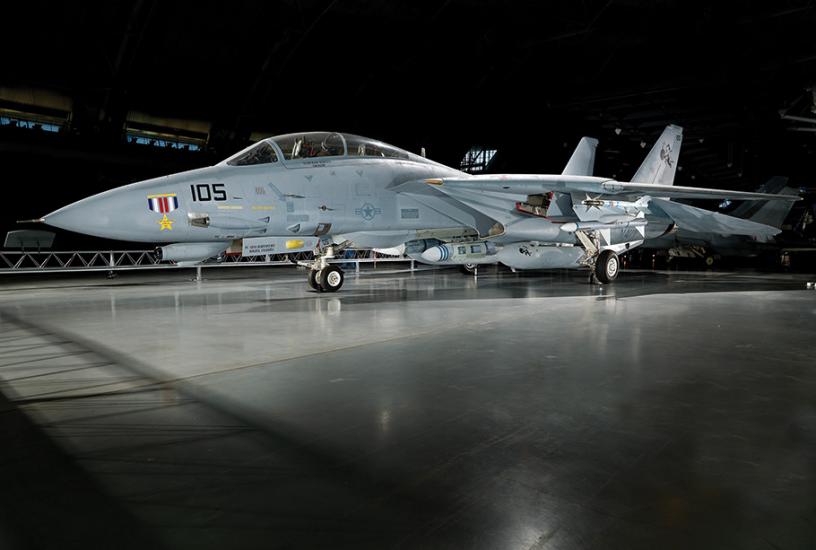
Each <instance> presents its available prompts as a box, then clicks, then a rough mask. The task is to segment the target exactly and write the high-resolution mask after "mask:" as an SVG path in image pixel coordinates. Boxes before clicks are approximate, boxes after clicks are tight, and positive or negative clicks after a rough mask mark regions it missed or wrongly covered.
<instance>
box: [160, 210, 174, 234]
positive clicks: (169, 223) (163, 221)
mask: <svg viewBox="0 0 816 550" xmlns="http://www.w3.org/2000/svg"><path fill="white" fill-rule="evenodd" d="M159 225H160V226H161V229H160V230H159V231H164V230H165V229H167V230H168V231H172V230H173V222H172V221H170V220H168V219H167V214H165V215H164V216H163V217H162V219H161V221H160V222H159Z"/></svg>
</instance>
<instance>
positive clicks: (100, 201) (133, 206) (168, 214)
mask: <svg viewBox="0 0 816 550" xmlns="http://www.w3.org/2000/svg"><path fill="white" fill-rule="evenodd" d="M148 196H149V192H148V191H146V190H145V189H142V188H140V187H138V186H137V187H132V186H127V187H122V188H119V189H112V190H110V191H105V192H104V193H100V194H98V195H94V196H92V197H88V198H86V199H82V200H81V201H77V202H75V203H73V204H69V205H68V206H65V207H63V208H60V209H59V210H56V211H54V212H52V213H50V214H48V215H46V216H45V217H44V222H45V223H46V224H48V225H51V226H54V227H59V228H60V229H66V230H68V231H74V232H76V233H82V234H85V235H93V236H94V237H102V238H105V239H117V240H122V241H138V242H161V241H165V240H168V239H172V238H176V239H177V238H179V237H180V235H179V233H180V232H181V231H180V229H181V228H180V227H179V226H177V225H175V224H176V222H177V221H179V220H180V219H181V218H180V213H179V212H178V210H177V209H176V208H175V206H177V204H178V203H177V202H176V201H175V200H172V199H170V198H167V199H165V200H166V201H167V202H164V203H162V205H161V206H162V212H161V213H160V214H158V215H156V214H154V215H153V216H151V215H150V214H152V212H151V211H150V210H149V205H150V204H151V203H149V202H148V200H149V199H148ZM172 196H175V195H172ZM154 202H155V201H154ZM171 203H172V205H174V206H171ZM156 209H157V210H158V209H159V208H158V207H156ZM174 210H175V211H174ZM154 218H155V219H154ZM179 225H180V224H179Z"/></svg>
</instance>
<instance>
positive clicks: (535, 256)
mask: <svg viewBox="0 0 816 550" xmlns="http://www.w3.org/2000/svg"><path fill="white" fill-rule="evenodd" d="M584 254H585V253H584V250H583V249H582V248H581V247H579V246H541V245H539V244H537V243H533V242H517V243H512V244H508V245H505V246H504V247H502V249H501V250H499V253H498V254H497V255H496V258H497V259H498V260H499V261H500V262H501V263H503V264H504V265H506V266H508V267H512V268H514V269H563V268H570V267H571V268H575V267H579V266H580V265H581V264H579V263H578V262H579V260H580V259H581V258H582V257H583V256H584Z"/></svg>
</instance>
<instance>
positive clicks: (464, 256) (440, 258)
mask: <svg viewBox="0 0 816 550" xmlns="http://www.w3.org/2000/svg"><path fill="white" fill-rule="evenodd" d="M496 252H497V249H496V245H495V244H493V243H492V242H485V241H475V242H462V243H453V244H440V245H438V246H432V247H430V248H428V249H427V250H425V251H424V252H422V254H421V255H420V257H421V258H422V260H424V261H426V262H431V263H436V262H450V263H452V264H478V263H494V260H488V259H487V257H488V256H493V255H494V254H496Z"/></svg>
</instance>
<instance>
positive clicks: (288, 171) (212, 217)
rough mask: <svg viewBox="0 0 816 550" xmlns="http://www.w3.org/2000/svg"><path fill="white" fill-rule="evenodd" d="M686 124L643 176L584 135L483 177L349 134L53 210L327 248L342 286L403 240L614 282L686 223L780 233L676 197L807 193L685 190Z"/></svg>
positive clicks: (103, 229) (197, 247)
mask: <svg viewBox="0 0 816 550" xmlns="http://www.w3.org/2000/svg"><path fill="white" fill-rule="evenodd" d="M681 141H682V129H681V128H679V127H677V126H668V127H667V128H666V130H665V131H664V132H663V134H662V135H661V136H660V139H659V140H658V142H657V143H656V144H655V146H654V148H652V150H651V152H650V153H649V155H648V156H647V158H646V160H645V161H644V163H643V165H642V166H641V167H640V169H639V170H638V172H637V173H636V174H635V176H634V178H633V179H632V182H619V181H615V180H614V179H610V178H603V177H593V176H590V175H588V174H591V173H592V165H593V161H594V156H595V146H596V145H597V141H595V140H593V139H590V138H584V139H582V140H581V142H580V143H579V145H578V148H577V149H576V151H575V153H574V154H573V156H572V158H571V159H570V162H569V163H568V165H567V167H566V169H565V170H564V172H563V173H562V174H558V175H480V176H474V175H469V174H466V173H464V172H460V171H459V170H455V169H453V168H449V167H447V166H444V165H442V164H439V163H437V162H433V161H431V160H429V159H427V158H425V157H424V156H420V155H415V154H412V153H409V152H407V151H403V150H401V149H398V148H396V147H393V146H391V145H387V144H385V143H382V142H380V141H376V140H372V139H368V138H364V137H360V136H355V135H351V134H341V133H336V132H306V133H297V134H288V135H282V136H277V137H273V138H269V139H265V140H263V141H260V142H258V143H255V144H254V145H252V146H250V147H248V148H246V149H244V150H243V151H240V152H238V153H237V154H235V155H233V156H231V157H229V158H228V159H226V160H224V161H223V162H220V163H218V164H217V165H215V166H211V167H207V168H201V169H198V170H192V171H189V172H183V173H179V174H174V175H170V176H164V177H160V178H156V179H151V180H146V181H142V182H138V183H133V184H130V185H126V186H124V187H120V188H117V189H112V190H110V191H106V192H104V193H100V194H98V195H94V196H92V197H88V198H86V199H83V200H81V201H79V202H76V203H74V204H71V205H69V206H66V207H64V208H61V209H60V210H57V211H55V212H53V213H51V214H48V215H47V216H45V217H44V218H42V220H41V221H43V222H45V223H46V224H49V225H52V226H55V227H59V228H63V229H67V230H71V231H76V232H79V233H85V234H89V235H95V236H99V237H104V238H110V239H121V240H127V241H140V242H151V243H159V244H161V246H159V248H158V249H157V250H158V252H159V254H160V255H161V257H162V258H163V259H164V260H168V261H174V262H177V263H180V264H194V263H197V262H201V261H203V260H205V259H208V258H211V257H213V256H218V255H220V254H222V253H223V252H224V251H225V250H226V249H227V248H228V247H230V246H231V245H233V246H240V247H241V250H242V251H243V253H244V254H245V255H251V254H275V253H286V252H287V251H288V252H294V251H302V250H315V252H316V256H315V260H314V261H312V262H309V264H308V265H309V267H310V269H309V279H308V280H309V284H310V285H311V286H312V287H313V288H314V289H316V290H318V291H325V292H333V291H336V290H338V289H339V288H340V287H341V286H342V284H343V272H342V270H341V269H340V267H339V266H338V265H336V264H335V263H332V262H331V260H332V259H334V258H335V255H336V254H338V252H339V251H340V250H342V249H343V248H345V247H349V246H355V247H362V248H386V247H394V246H398V245H403V246H404V247H405V248H404V249H405V251H406V253H407V254H409V255H412V257H416V258H419V259H421V260H423V261H425V262H427V263H434V264H442V265H456V264H462V265H463V264H473V265H478V264H482V263H496V262H501V263H503V264H505V265H507V266H510V267H511V268H515V269H542V268H585V269H588V270H589V272H590V273H591V276H592V277H593V278H594V279H596V280H597V281H598V282H603V283H607V282H610V281H612V280H614V279H615V278H616V277H617V275H618V271H619V265H620V263H619V259H618V254H620V253H623V252H625V251H627V250H630V249H632V248H634V247H637V246H639V245H641V244H642V243H643V241H644V239H646V238H648V237H657V236H659V235H662V234H665V233H666V232H669V231H671V230H673V229H674V228H675V227H683V228H685V229H688V230H689V231H701V232H709V233H711V232H713V233H718V234H730V235H763V236H764V235H767V236H770V235H774V234H776V233H777V232H778V231H779V230H778V229H776V228H775V227H771V226H767V225H764V224H759V223H755V222H752V221H749V220H743V219H739V218H735V217H732V216H727V215H724V214H720V213H716V212H711V211H707V210H703V209H701V208H696V207H693V206H688V205H684V204H679V203H676V202H672V200H671V199H672V198H680V197H682V198H732V199H742V200H757V199H767V200H779V199H781V200H797V197H794V196H780V195H767V194H761V193H745V192H737V191H727V190H718V189H701V188H694V187H677V186H672V183H673V181H674V174H675V170H676V169H677V159H678V155H679V152H680V144H681Z"/></svg>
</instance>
